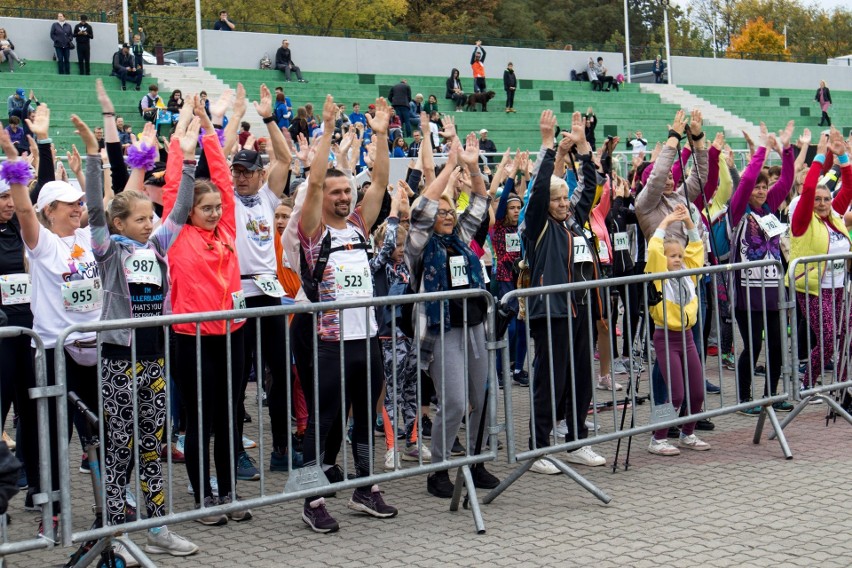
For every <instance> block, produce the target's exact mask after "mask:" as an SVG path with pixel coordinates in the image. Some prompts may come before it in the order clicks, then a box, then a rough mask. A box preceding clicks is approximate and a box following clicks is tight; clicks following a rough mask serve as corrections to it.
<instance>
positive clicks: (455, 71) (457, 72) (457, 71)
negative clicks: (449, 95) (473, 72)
mask: <svg viewBox="0 0 852 568" xmlns="http://www.w3.org/2000/svg"><path fill="white" fill-rule="evenodd" d="M458 75H459V70H458V69H456V68H455V67H453V69H452V70H451V71H450V79H453V78H455V77H456V76H458Z"/></svg>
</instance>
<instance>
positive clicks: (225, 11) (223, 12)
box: [219, 10, 228, 16]
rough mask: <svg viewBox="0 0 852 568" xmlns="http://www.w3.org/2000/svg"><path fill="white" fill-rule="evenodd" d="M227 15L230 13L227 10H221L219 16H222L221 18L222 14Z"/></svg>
mask: <svg viewBox="0 0 852 568" xmlns="http://www.w3.org/2000/svg"><path fill="white" fill-rule="evenodd" d="M227 13H228V11H227V10H219V15H220V16H221V15H222V14H227Z"/></svg>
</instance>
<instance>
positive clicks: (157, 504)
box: [101, 359, 166, 525]
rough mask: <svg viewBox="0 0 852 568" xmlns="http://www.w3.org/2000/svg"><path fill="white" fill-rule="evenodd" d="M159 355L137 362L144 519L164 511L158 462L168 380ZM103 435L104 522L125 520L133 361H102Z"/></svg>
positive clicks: (162, 513) (118, 522)
mask: <svg viewBox="0 0 852 568" xmlns="http://www.w3.org/2000/svg"><path fill="white" fill-rule="evenodd" d="M164 363H165V362H164V361H163V359H150V360H144V361H137V362H136V382H137V394H136V396H137V414H136V416H137V418H138V420H137V421H138V424H139V483H140V486H141V488H142V493H143V494H144V495H145V507H146V510H147V512H148V518H152V517H162V516H163V515H165V513H166V510H165V487H164V485H163V472H162V466H161V464H160V449H161V447H162V435H163V424H165V421H166V380H165V374H164V372H163V365H164ZM101 379H102V383H101V392H102V393H103V398H104V429H105V431H106V432H105V433H106V444H105V447H104V454H105V460H104V461H105V464H104V465H105V469H106V474H105V478H106V479H105V481H106V500H105V501H106V502H105V508H106V512H107V521H108V522H109V524H110V525H118V524H121V523H124V520H125V519H124V511H125V505H126V502H125V495H124V487H125V486H126V485H127V479H128V477H129V475H130V464H131V462H132V461H133V452H134V450H133V441H134V440H133V423H134V414H133V396H134V393H133V364H132V363H131V362H130V361H124V360H121V359H104V361H103V368H102V371H101Z"/></svg>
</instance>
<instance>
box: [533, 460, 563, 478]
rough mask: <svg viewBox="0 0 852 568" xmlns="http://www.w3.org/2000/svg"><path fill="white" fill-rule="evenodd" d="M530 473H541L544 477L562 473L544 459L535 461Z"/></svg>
mask: <svg viewBox="0 0 852 568" xmlns="http://www.w3.org/2000/svg"><path fill="white" fill-rule="evenodd" d="M530 471H532V472H533V473H540V474H542V475H556V474H557V473H562V472H561V471H560V470H559V468H558V467H556V466H555V465H553V464H552V463H550V462H549V461H547V460H544V459H540V460H535V463H534V464H532V467H531V468H530Z"/></svg>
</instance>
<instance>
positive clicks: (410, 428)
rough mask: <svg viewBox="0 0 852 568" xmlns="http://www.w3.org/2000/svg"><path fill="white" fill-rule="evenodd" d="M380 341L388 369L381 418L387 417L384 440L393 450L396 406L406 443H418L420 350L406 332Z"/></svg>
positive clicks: (386, 369)
mask: <svg viewBox="0 0 852 568" xmlns="http://www.w3.org/2000/svg"><path fill="white" fill-rule="evenodd" d="M381 343H382V358H383V362H384V368H385V400H384V408H383V412H382V417H383V418H384V427H385V443H386V444H387V448H388V449H391V448H393V447H394V438H395V437H396V432H395V430H396V420H395V414H394V408H396V409H397V410H398V411H399V413H400V414H401V415H402V419H403V424H404V425H405V439H406V442H407V443H409V444H414V443H416V442H417V432H416V427H417V383H418V382H420V373H419V371H418V369H417V352H416V351H415V350H414V345H413V343H412V341H411V340H410V339H409V338H407V337H405V336H404V335H400V336H397V338H396V340H393V339H390V338H385V337H383V338H382V339H381ZM394 359H396V378H395V379H394V376H393V373H394V363H393V362H394ZM394 398H395V399H396V400H395V401H394Z"/></svg>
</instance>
